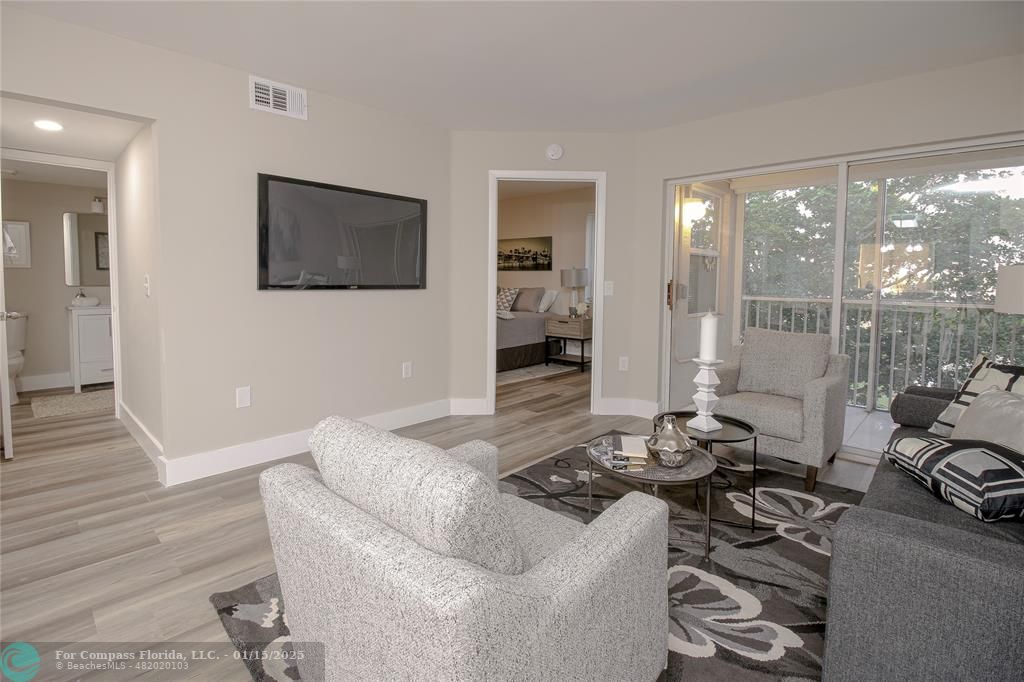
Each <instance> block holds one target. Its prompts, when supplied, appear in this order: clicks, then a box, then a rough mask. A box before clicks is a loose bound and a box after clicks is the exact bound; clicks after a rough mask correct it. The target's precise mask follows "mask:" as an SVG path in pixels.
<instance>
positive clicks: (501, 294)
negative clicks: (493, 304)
mask: <svg viewBox="0 0 1024 682" xmlns="http://www.w3.org/2000/svg"><path fill="white" fill-rule="evenodd" d="M518 295H519V289H517V288H512V287H498V312H499V313H501V312H505V313H507V312H509V311H510V310H511V309H512V304H513V303H515V302H516V296H518Z"/></svg>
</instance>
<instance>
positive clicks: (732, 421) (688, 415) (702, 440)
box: [654, 410, 761, 530]
mask: <svg viewBox="0 0 1024 682" xmlns="http://www.w3.org/2000/svg"><path fill="white" fill-rule="evenodd" d="M668 414H671V415H672V416H674V417H675V418H676V425H677V426H678V427H679V428H680V430H682V431H683V433H685V434H686V435H687V436H689V437H690V440H693V441H695V442H696V443H697V444H698V445H700V446H701V447H703V448H706V449H707V451H708V452H709V453H713V452H714V450H713V448H714V446H715V443H742V442H744V441H748V440H752V441H754V443H753V445H754V456H753V467H752V469H751V471H750V477H751V491H750V495H751V497H752V498H754V499H756V498H757V437H758V436H759V435H761V432H760V431H759V430H758V428H757V427H756V426H754V425H753V424H751V423H750V422H746V421H743V420H742V419H737V418H736V417H729V416H727V415H724V414H716V415H715V419H716V420H718V422H719V423H720V424H721V425H722V428H720V429H715V430H714V431H701V430H700V429H695V428H692V427H690V426H687V425H686V422H687V420H690V419H693V418H694V417H696V416H697V412H696V411H694V410H678V411H674V412H662V413H661V414H659V415H657V416H655V417H654V431H655V433H657V432H658V430H659V429H660V428H661V423H662V421H663V420H664V419H665V415H668ZM716 462H717V460H716ZM722 468H723V469H726V468H731V467H727V466H726V465H722ZM751 510H753V507H751ZM754 516H755V514H754V512H753V511H751V513H750V530H755V526H754ZM732 525H736V524H735V523H733V524H732Z"/></svg>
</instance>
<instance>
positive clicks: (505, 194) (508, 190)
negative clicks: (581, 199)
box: [498, 180, 594, 199]
mask: <svg viewBox="0 0 1024 682" xmlns="http://www.w3.org/2000/svg"><path fill="white" fill-rule="evenodd" d="M593 186H594V183H592V182H559V181H554V180H499V181H498V198H499V199H514V198H517V197H531V196H535V195H537V194H550V193H552V192H566V191H568V190H571V189H585V188H587V187H593Z"/></svg>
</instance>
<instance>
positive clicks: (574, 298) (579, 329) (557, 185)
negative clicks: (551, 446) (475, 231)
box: [489, 177, 600, 411]
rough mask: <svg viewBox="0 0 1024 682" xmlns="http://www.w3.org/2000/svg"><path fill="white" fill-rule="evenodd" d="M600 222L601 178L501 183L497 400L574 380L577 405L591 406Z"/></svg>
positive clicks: (495, 201)
mask: <svg viewBox="0 0 1024 682" xmlns="http://www.w3.org/2000/svg"><path fill="white" fill-rule="evenodd" d="M598 215H599V210H598V183H597V181H596V179H591V178H580V179H577V178H575V177H558V178H547V177H545V178H521V177H514V178H497V179H496V180H495V185H494V188H493V196H492V220H493V223H494V225H493V226H492V231H493V233H494V242H493V254H494V258H493V260H492V265H491V268H493V278H494V279H493V281H494V282H495V285H496V286H495V289H494V290H495V291H496V298H495V314H494V316H493V317H494V320H493V324H494V325H495V327H494V335H493V346H492V347H491V348H492V350H491V351H490V352H491V353H492V354H493V355H492V361H493V371H492V376H491V379H492V381H493V386H494V389H493V390H492V391H490V392H489V399H490V400H491V401H493V399H494V396H495V391H499V392H505V391H508V390H510V389H509V388H508V387H510V386H512V385H515V386H516V390H521V389H522V383H523V382H534V383H536V384H537V385H538V387H540V386H543V385H546V384H548V383H550V382H551V380H553V378H555V377H562V379H563V381H564V379H565V378H567V377H569V376H572V375H575V376H576V379H575V380H574V381H572V383H573V384H574V386H575V387H576V388H575V390H574V391H573V395H572V400H573V401H580V402H583V403H585V404H587V405H591V406H592V405H593V400H592V398H593V395H592V393H593V390H592V389H593V376H594V371H593V369H592V368H593V367H594V366H595V364H596V363H595V343H596V341H597V339H596V337H597V336H598V335H599V327H598V325H597V324H596V319H595V318H597V311H596V310H595V307H596V306H595V303H597V304H598V306H599V303H600V302H599V301H595V295H594V282H595V281H597V280H596V279H595V276H596V275H597V271H598V267H597V265H598V264H597V256H598V232H599V230H598ZM597 366H599V365H597ZM489 383H490V382H489ZM492 404H493V403H492ZM592 411H593V410H592Z"/></svg>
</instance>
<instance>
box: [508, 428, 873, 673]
mask: <svg viewBox="0 0 1024 682" xmlns="http://www.w3.org/2000/svg"><path fill="white" fill-rule="evenodd" d="M764 459H768V458H764ZM761 463H762V464H763V460H762V461H761ZM723 464H724V466H722V465H723ZM749 469H750V466H749V465H746V466H744V465H735V464H734V463H732V462H730V461H728V460H720V466H719V470H720V471H722V472H723V475H717V474H716V476H715V483H714V484H713V488H712V492H711V515H712V517H713V518H716V519H720V520H721V521H725V522H730V523H734V524H736V525H730V523H722V522H716V521H712V524H711V558H710V560H709V561H705V560H704V514H703V508H698V506H697V501H696V496H695V490H694V486H693V485H686V486H681V487H668V488H666V487H661V489H660V491H659V496H660V497H661V498H662V499H664V500H665V501H666V502H668V505H669V514H670V517H669V533H668V534H669V540H668V544H669V552H668V563H669V566H668V576H669V585H668V589H669V645H668V647H669V664H668V671H667V672H666V674H665V675H664V676H663V678H662V679H664V680H667V681H674V680H728V681H729V682H735V681H736V680H787V681H790V680H817V679H820V677H821V658H822V654H823V651H824V637H825V600H826V596H827V593H828V564H829V557H830V556H831V553H832V527H833V526H834V525H835V522H836V521H837V520H838V519H839V517H840V515H841V514H842V513H843V512H844V511H845V510H846V509H848V508H849V507H850V506H852V505H855V504H857V503H858V502H859V501H860V499H861V497H862V493H859V492H855V491H852V490H847V489H846V488H838V487H835V486H830V485H827V484H824V483H818V485H817V487H816V488H815V491H814V493H813V494H811V493H805V492H804V491H803V479H802V478H796V477H794V476H789V475H787V474H782V473H778V472H774V471H768V470H766V469H763V468H761V467H758V471H757V496H756V498H752V497H751V495H750V484H751V478H750V474H749ZM587 479H588V472H587V456H586V452H585V450H584V446H582V445H580V446H577V447H574V448H570V449H568V450H565V451H563V452H560V453H558V454H556V455H554V456H552V457H550V458H548V459H545V460H543V461H541V462H538V463H537V464H534V465H532V466H530V467H528V468H526V469H524V470H522V471H520V472H518V473H516V474H512V475H511V476H509V477H507V478H506V479H505V481H507V482H509V483H512V484H513V485H515V486H516V490H517V494H518V495H519V497H522V498H525V499H528V500H530V501H532V502H535V503H537V504H540V505H542V506H544V507H547V508H548V509H552V510H554V511H558V512H562V513H564V514H569V515H571V516H573V517H575V518H577V519H579V520H580V521H583V522H587V521H588V520H589V514H588V511H587ZM636 489H637V486H636V485H635V484H633V483H629V482H626V481H623V480H621V479H619V478H617V477H615V476H613V475H611V474H608V473H604V474H602V473H599V472H598V471H597V470H596V467H595V471H594V493H593V494H594V502H593V504H594V513H595V516H596V515H597V513H599V512H600V510H602V509H604V508H607V507H609V506H611V505H612V504H614V503H615V501H616V500H617V499H619V498H620V497H622V496H623V495H625V494H626V493H628V492H630V491H631V490H636ZM703 501H704V489H703V486H702V488H701V495H700V503H701V504H703ZM751 508H753V509H754V513H755V522H756V526H757V530H755V531H751V530H750V512H751Z"/></svg>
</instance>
